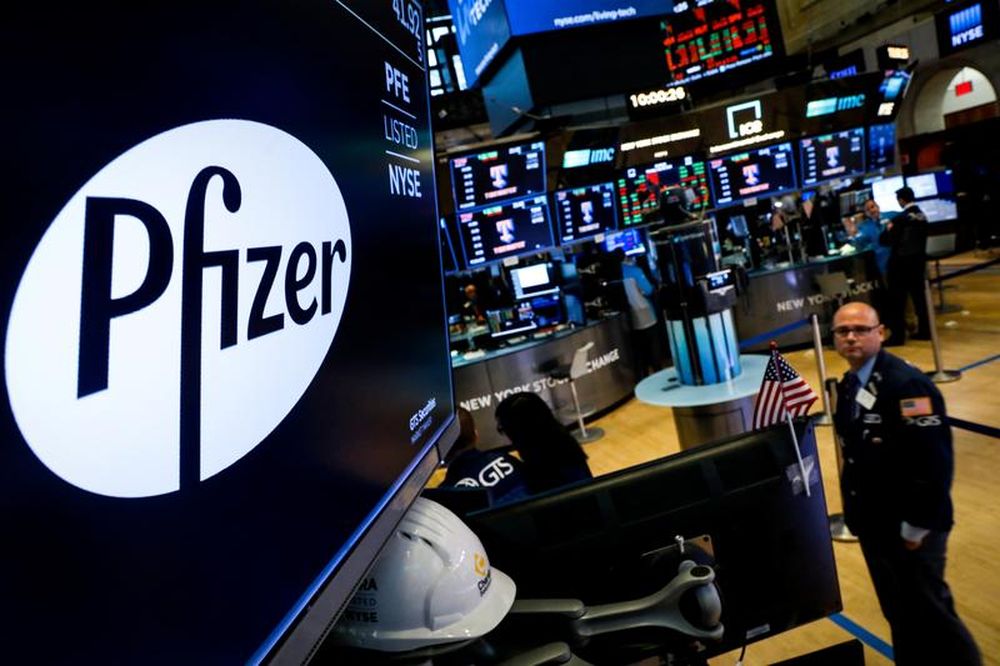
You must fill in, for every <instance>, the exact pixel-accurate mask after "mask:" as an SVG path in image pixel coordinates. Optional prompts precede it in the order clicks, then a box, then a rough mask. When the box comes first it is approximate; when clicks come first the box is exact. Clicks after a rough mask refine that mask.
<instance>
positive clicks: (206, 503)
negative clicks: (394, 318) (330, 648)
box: [0, 0, 454, 665]
mask: <svg viewBox="0 0 1000 666" xmlns="http://www.w3.org/2000/svg"><path fill="white" fill-rule="evenodd" d="M394 7H395V8H396V10H397V11H394ZM422 23H423V21H422V17H421V9H420V6H419V5H418V4H416V3H413V2H408V1H403V2H400V3H388V2H385V3H379V4H377V5H375V4H372V3H365V2H358V1H356V0H338V1H337V2H328V1H327V0H301V1H299V2H295V3H286V2H272V1H264V0H239V1H237V0H216V1H213V2H208V3H206V2H200V1H194V0H176V1H175V2H170V3H147V2H125V1H106V0H97V1H95V2H88V3H86V4H74V3H70V4H67V5H65V6H61V7H60V8H59V10H58V11H55V12H54V11H52V7H50V6H45V5H41V4H38V5H32V4H24V5H22V6H20V7H19V8H18V10H17V12H13V13H10V14H9V15H8V16H7V18H6V19H5V43H4V48H5V52H6V53H7V56H8V59H9V60H10V61H11V62H20V63H30V66H26V67H13V68H11V69H10V71H9V73H8V76H7V77H6V80H5V90H6V98H7V99H8V103H7V104H5V107H4V114H5V119H6V121H7V123H8V126H9V127H14V128H16V132H11V133H9V136H8V137H7V140H6V144H5V149H6V151H7V152H6V154H7V159H9V160H10V161H11V162H12V163H14V164H17V169H16V170H14V171H11V172H9V173H8V175H7V177H6V184H5V187H6V188H7V189H6V190H5V201H4V205H5V210H6V212H7V214H8V215H9V216H10V219H16V220H17V225H16V229H15V228H14V227H8V228H7V232H6V233H5V238H4V243H3V249H2V250H0V253H2V256H3V266H4V272H3V275H2V276H0V322H2V324H0V327H2V328H0V333H2V337H3V342H4V346H3V365H4V381H3V397H2V403H3V405H4V410H3V414H2V415H0V479H2V480H0V515H2V516H3V547H2V548H0V569H2V571H3V572H4V574H3V583H2V585H0V587H2V592H0V596H2V598H3V600H2V602H0V606H2V608H3V612H2V613H0V614H2V616H3V636H4V641H3V660H4V661H5V662H6V663H10V664H95V663H105V664H145V665H159V664H164V665H166V664H169V665H176V664H192V663H211V664H232V663H250V664H254V663H260V662H262V661H265V660H267V659H269V658H271V657H272V656H273V657H274V658H276V659H278V660H281V661H282V662H283V663H304V662H305V661H306V660H307V657H308V656H309V654H310V650H311V648H312V647H313V644H314V641H316V640H319V639H320V638H321V636H322V635H323V633H324V631H325V629H326V627H327V626H328V625H329V623H330V622H331V621H332V620H333V618H334V617H335V616H336V615H337V613H338V612H339V611H340V609H341V608H342V604H343V603H345V602H346V600H347V599H349V598H350V595H351V594H352V591H353V588H354V587H355V585H356V584H357V582H358V581H359V580H360V579H361V577H362V576H363V574H364V572H365V570H366V568H367V567H368V565H370V563H371V562H372V560H373V558H374V556H375V553H376V552H377V551H378V549H379V548H380V547H381V545H382V543H383V542H384V540H385V538H387V537H388V535H389V533H390V532H391V530H392V529H393V528H394V527H395V524H396V521H398V520H399V518H400V517H401V515H402V512H403V511H405V509H406V508H407V506H408V505H409V503H410V502H411V501H412V499H413V497H414V495H415V493H416V492H417V490H418V488H419V486H422V484H423V481H424V480H425V479H426V478H427V477H428V476H429V475H430V473H431V471H432V470H433V467H434V465H435V463H436V462H437V459H438V455H437V454H436V453H435V451H436V447H435V444H436V443H437V442H438V441H439V438H440V437H442V432H444V431H446V430H449V429H450V428H451V424H452V423H453V422H454V414H453V407H452V405H453V392H452V385H451V368H450V363H449V360H450V359H449V356H448V347H447V330H446V324H445V321H446V320H445V309H444V303H443V297H442V288H441V264H440V258H439V254H438V252H439V241H438V215H437V211H436V206H435V201H434V190H435V187H434V182H435V180H434V175H433V153H432V145H433V144H432V135H431V131H430V120H429V113H428V99H427V95H426V89H427V83H426V79H425V73H424V65H423V64H422V58H423V53H424V49H423V44H422V35H423V25H422ZM40 44H44V45H45V48H39V45H40ZM345 63H349V66H345ZM345 100H349V103H345ZM386 127H390V128H394V129H395V130H399V131H398V132H396V131H393V132H389V133H388V135H387V134H386V132H385V128H386ZM409 303H416V304H419V307H417V306H414V307H410V306H409V305H408V304H409ZM387 308H391V309H393V311H394V312H396V313H398V314H399V316H400V320H401V321H403V320H405V325H406V335H400V334H399V329H398V328H397V327H393V326H386V312H387ZM449 431H450V430H449Z"/></svg>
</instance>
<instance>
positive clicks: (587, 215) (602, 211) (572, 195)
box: [552, 183, 618, 245]
mask: <svg viewBox="0 0 1000 666" xmlns="http://www.w3.org/2000/svg"><path fill="white" fill-rule="evenodd" d="M552 198H553V201H554V202H555V210H554V211H553V214H554V215H555V218H556V228H557V229H558V230H559V243H560V245H569V244H570V243H576V242H579V241H582V240H587V239H588V238H593V237H594V236H597V235H598V234H604V233H607V232H609V231H613V230H615V229H616V228H617V227H618V211H617V206H616V205H615V186H614V184H613V183H601V184H600V185H591V186H590V187H577V188H573V189H569V190H558V191H557V192H556V193H555V194H554V195H553V197H552Z"/></svg>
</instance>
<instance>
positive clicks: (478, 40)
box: [448, 0, 510, 87]
mask: <svg viewBox="0 0 1000 666" xmlns="http://www.w3.org/2000/svg"><path fill="white" fill-rule="evenodd" d="M448 9H449V10H450V12H451V18H452V20H453V21H454V22H455V33H456V35H457V37H458V52H459V54H460V56H461V58H462V69H463V70H464V72H465V81H466V85H467V86H469V87H472V86H474V85H475V84H476V82H477V81H478V80H479V77H480V76H481V75H482V74H483V72H484V71H486V68H487V67H489V66H490V63H492V62H493V61H494V60H495V59H496V57H497V55H499V53H500V50H501V49H502V48H503V47H504V45H505V44H506V43H507V41H508V40H509V39H510V24H509V23H508V22H507V13H506V11H505V10H504V0H489V1H488V2H483V0H448Z"/></svg>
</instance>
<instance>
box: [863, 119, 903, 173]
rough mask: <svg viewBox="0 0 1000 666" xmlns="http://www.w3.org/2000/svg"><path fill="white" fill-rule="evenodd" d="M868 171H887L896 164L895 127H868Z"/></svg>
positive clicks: (890, 124)
mask: <svg viewBox="0 0 1000 666" xmlns="http://www.w3.org/2000/svg"><path fill="white" fill-rule="evenodd" d="M867 157H868V171H878V170H879V169H887V168H889V167H891V166H893V165H894V164H895V163H896V125H895V123H883V124H881V125H869V126H868V155H867Z"/></svg>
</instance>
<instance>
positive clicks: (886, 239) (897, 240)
mask: <svg viewBox="0 0 1000 666" xmlns="http://www.w3.org/2000/svg"><path fill="white" fill-rule="evenodd" d="M896 200H897V201H898V202H899V205H900V207H901V208H902V209H903V212H902V213H900V214H899V215H897V216H896V217H894V218H893V219H892V220H891V221H890V222H889V224H888V225H886V229H885V231H883V232H882V235H881V237H880V238H879V242H880V243H881V244H882V245H887V246H889V262H888V268H887V271H886V282H887V283H888V284H887V287H888V290H887V291H888V293H887V300H888V311H887V312H886V315H887V316H886V324H888V325H889V332H890V336H889V339H888V340H886V345H888V346H894V345H901V344H903V343H904V342H905V341H906V317H905V313H906V297H907V296H909V297H910V300H912V301H913V309H914V311H915V312H916V313H917V333H916V335H914V336H913V339H914V340H930V337H931V336H930V330H931V329H930V319H929V316H930V315H929V313H928V311H927V299H926V297H925V295H924V278H925V264H926V261H927V256H926V255H927V216H926V215H924V214H923V212H922V211H921V210H920V207H919V206H917V204H916V203H914V196H913V190H912V189H910V188H909V187H901V188H899V189H898V190H896Z"/></svg>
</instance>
